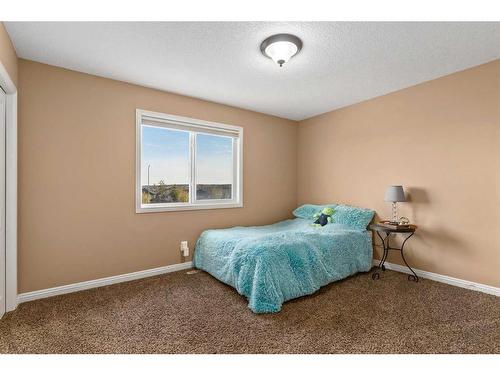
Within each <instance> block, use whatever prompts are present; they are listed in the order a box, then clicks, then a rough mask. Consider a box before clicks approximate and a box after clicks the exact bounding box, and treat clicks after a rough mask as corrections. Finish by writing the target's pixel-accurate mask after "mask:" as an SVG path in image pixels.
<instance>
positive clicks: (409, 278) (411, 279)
mask: <svg viewBox="0 0 500 375" xmlns="http://www.w3.org/2000/svg"><path fill="white" fill-rule="evenodd" d="M414 234H415V232H413V233H412V234H410V235H409V236H408V237H406V238H405V240H404V241H403V243H402V244H401V258H403V262H405V265H406V267H408V269H409V270H410V271H411V273H412V275H408V280H410V281H415V282H416V283H418V276H417V274H416V273H415V271H413V269H412V268H411V267H410V266H409V264H408V263H407V262H406V259H405V254H404V251H403V250H404V247H405V243H406V241H408V239H409V238H410V237H411V236H413V235H414Z"/></svg>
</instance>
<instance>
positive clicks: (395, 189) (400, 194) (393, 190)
mask: <svg viewBox="0 0 500 375" xmlns="http://www.w3.org/2000/svg"><path fill="white" fill-rule="evenodd" d="M384 201H386V202H392V221H393V222H398V211H397V210H398V207H397V202H405V201H406V197H405V191H404V190H403V187H402V186H401V185H391V186H389V187H388V188H387V190H386V191H385V197H384Z"/></svg>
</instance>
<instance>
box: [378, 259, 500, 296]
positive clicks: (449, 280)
mask: <svg viewBox="0 0 500 375" xmlns="http://www.w3.org/2000/svg"><path fill="white" fill-rule="evenodd" d="M379 263H380V260H376V259H374V260H373V265H374V266H378V264H379ZM384 265H385V268H387V269H388V270H392V271H397V272H402V273H407V274H410V273H411V272H410V270H409V269H408V268H406V267H405V266H401V265H399V264H395V263H389V262H385V263H384ZM412 268H413V267H412ZM413 271H415V273H416V274H417V276H418V277H422V278H424V279H429V280H434V281H439V282H441V283H445V284H450V285H454V286H458V287H460V288H465V289H471V290H476V291H478V292H483V293H487V294H493V295H495V296H500V288H496V287H494V286H491V285H486V284H479V283H475V282H473V281H468V280H462V279H457V278H455V277H451V276H445V275H440V274H439V273H433V272H429V271H422V270H419V269H416V268H413Z"/></svg>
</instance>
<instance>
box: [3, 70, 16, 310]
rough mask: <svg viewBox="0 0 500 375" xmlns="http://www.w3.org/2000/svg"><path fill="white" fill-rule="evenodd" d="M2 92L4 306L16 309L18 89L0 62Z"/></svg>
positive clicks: (7, 308)
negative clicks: (3, 101)
mask: <svg viewBox="0 0 500 375" xmlns="http://www.w3.org/2000/svg"><path fill="white" fill-rule="evenodd" d="M0 86H2V89H3V90H4V91H5V94H6V95H5V112H6V121H5V268H6V269H5V273H6V274H5V304H6V310H7V311H12V310H15V309H16V307H17V88H16V85H15V84H14V81H12V79H11V77H10V76H9V73H8V72H7V70H6V69H5V67H4V66H3V64H2V62H0Z"/></svg>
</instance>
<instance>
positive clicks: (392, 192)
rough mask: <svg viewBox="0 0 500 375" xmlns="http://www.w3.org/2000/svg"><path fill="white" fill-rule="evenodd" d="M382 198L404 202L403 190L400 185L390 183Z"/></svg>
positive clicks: (387, 200) (388, 200)
mask: <svg viewBox="0 0 500 375" xmlns="http://www.w3.org/2000/svg"><path fill="white" fill-rule="evenodd" d="M384 200H385V201H386V202H405V201H406V197H405V191H404V190H403V187H402V186H401V185H391V186H389V187H388V188H387V190H386V191H385V196H384Z"/></svg>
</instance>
